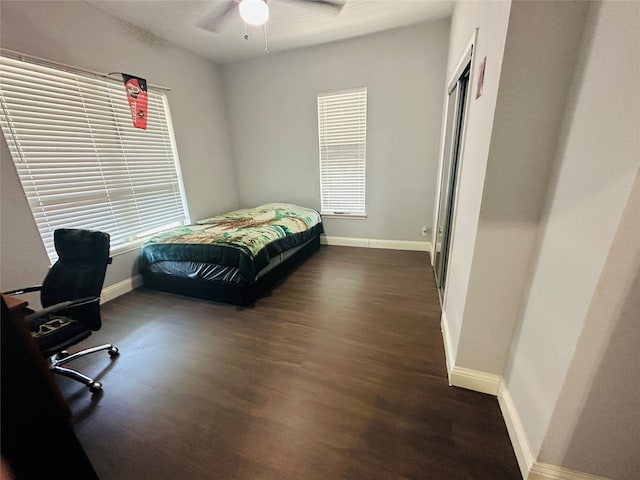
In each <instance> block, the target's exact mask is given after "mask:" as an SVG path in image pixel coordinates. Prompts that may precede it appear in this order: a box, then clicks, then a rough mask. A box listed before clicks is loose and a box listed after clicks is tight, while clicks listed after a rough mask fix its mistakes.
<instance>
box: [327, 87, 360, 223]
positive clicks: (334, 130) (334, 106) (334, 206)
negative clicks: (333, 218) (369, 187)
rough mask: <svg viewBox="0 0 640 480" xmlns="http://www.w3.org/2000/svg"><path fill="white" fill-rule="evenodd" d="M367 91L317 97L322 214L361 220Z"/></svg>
mask: <svg viewBox="0 0 640 480" xmlns="http://www.w3.org/2000/svg"><path fill="white" fill-rule="evenodd" d="M366 134H367V89H366V88H359V89H355V90H348V91H343V92H335V93H330V94H327V95H319V96H318V137H319V140H320V196H321V212H322V213H323V214H334V215H346V216H364V215H366V209H365V193H366V192H365V186H366V143H367V142H366V139H367V135H366Z"/></svg>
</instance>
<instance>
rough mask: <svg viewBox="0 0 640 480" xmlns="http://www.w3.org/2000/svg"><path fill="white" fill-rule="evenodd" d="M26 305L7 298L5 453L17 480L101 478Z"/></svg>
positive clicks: (1, 338) (0, 393)
mask: <svg viewBox="0 0 640 480" xmlns="http://www.w3.org/2000/svg"><path fill="white" fill-rule="evenodd" d="M9 305H11V306H9ZM26 305H27V302H26V301H24V300H22V299H20V298H18V297H12V296H10V295H2V314H1V315H0V327H1V331H0V356H1V360H0V378H1V388H0V409H1V411H2V422H1V423H0V436H1V437H2V443H1V444H0V452H1V453H2V456H3V458H4V460H5V461H6V462H7V463H8V464H9V466H10V467H11V469H12V470H13V473H14V474H15V477H16V478H82V479H86V480H94V479H95V480H97V479H98V475H97V474H96V472H95V470H94V469H93V467H92V466H91V462H90V461H89V459H88V458H87V456H86V454H85V452H84V450H83V449H82V445H80V442H79V441H78V439H77V437H76V436H75V433H74V432H73V429H72V428H71V424H70V423H69V417H70V415H71V411H70V410H69V407H68V406H67V405H66V403H65V402H64V400H63V398H62V395H61V394H60V391H59V389H58V386H57V384H56V382H55V379H54V378H53V374H52V373H51V371H50V370H49V368H48V366H47V364H46V361H45V359H44V358H43V356H42V354H41V353H40V350H39V349H38V346H37V345H36V342H35V341H34V340H33V337H31V333H30V332H29V331H28V329H27V326H26V324H25V322H24V321H23V318H24V315H25V314H27V313H28V312H29V310H28V309H26V308H25V307H26Z"/></svg>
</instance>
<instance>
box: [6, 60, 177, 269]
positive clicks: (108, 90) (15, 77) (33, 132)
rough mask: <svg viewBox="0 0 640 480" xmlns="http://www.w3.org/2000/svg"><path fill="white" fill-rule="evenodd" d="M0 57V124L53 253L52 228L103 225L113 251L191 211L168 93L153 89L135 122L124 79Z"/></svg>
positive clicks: (128, 246) (97, 227)
mask: <svg viewBox="0 0 640 480" xmlns="http://www.w3.org/2000/svg"><path fill="white" fill-rule="evenodd" d="M0 67H1V69H0V107H1V112H0V127H1V128H2V132H3V134H4V137H5V139H6V141H7V144H8V146H9V151H10V152H11V157H12V159H13V162H14V163H15V166H16V170H17V172H18V176H19V177H20V181H21V183H22V187H23V189H24V192H25V194H26V197H27V200H28V202H29V205H30V206H31V211H32V213H33V217H34V219H35V221H36V224H37V226H38V230H39V231H40V235H41V236H42V241H43V242H44V245H45V248H46V250H47V254H48V255H49V258H50V259H51V261H52V262H53V261H55V259H56V257H57V256H56V253H55V249H54V245H53V232H54V230H56V229H58V228H87V229H91V230H102V231H105V232H108V233H109V234H110V235H111V252H112V253H118V252H123V251H125V250H127V249H131V248H133V247H134V246H136V245H137V244H139V242H140V240H141V239H142V238H144V237H145V236H147V235H149V234H151V233H154V232H156V231H159V230H161V229H164V228H169V227H171V226H176V225H180V224H182V223H185V222H186V221H188V213H187V208H186V202H185V199H184V195H183V189H182V185H181V183H182V180H181V176H180V167H179V163H178V156H177V150H176V146H175V140H174V138H173V127H172V126H171V117H170V115H169V105H168V103H167V98H166V95H164V94H163V93H158V92H156V91H152V89H149V92H148V112H147V115H148V123H147V130H139V129H135V128H134V127H133V125H132V121H131V114H130V110H129V106H128V102H127V99H126V96H125V91H124V85H123V83H122V82H118V81H117V80H113V81H112V80H111V79H108V78H104V77H102V76H99V75H91V74H89V73H85V72H79V71H76V70H74V69H71V68H68V67H62V66H56V65H53V64H49V63H46V62H43V61H36V60H24V59H22V58H21V57H19V56H17V55H16V54H11V53H7V52H5V51H3V52H2V56H1V57H0Z"/></svg>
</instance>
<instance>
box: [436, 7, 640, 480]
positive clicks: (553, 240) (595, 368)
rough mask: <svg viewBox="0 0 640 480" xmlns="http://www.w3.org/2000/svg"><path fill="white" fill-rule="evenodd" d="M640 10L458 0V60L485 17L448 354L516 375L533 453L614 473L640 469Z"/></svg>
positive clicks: (461, 362)
mask: <svg viewBox="0 0 640 480" xmlns="http://www.w3.org/2000/svg"><path fill="white" fill-rule="evenodd" d="M509 7H510V8H511V11H509ZM639 21H640V4H638V3H637V2H589V3H586V2H585V3H582V2H565V1H556V2H535V1H518V2H512V3H511V2H510V3H506V2H461V3H459V4H458V5H457V6H456V10H455V12H454V16H453V19H452V27H451V32H452V33H451V40H450V45H451V49H450V55H449V67H448V69H449V71H451V69H452V68H453V66H454V65H455V63H456V61H457V59H458V58H459V57H460V56H461V55H462V51H463V50H464V46H465V45H466V42H467V41H468V38H469V37H470V36H471V34H472V32H473V28H474V27H479V31H478V44H477V47H478V48H477V50H476V53H477V59H481V58H483V57H484V56H485V55H487V74H486V77H485V94H486V93H487V91H488V92H489V96H487V97H486V99H485V100H484V101H483V97H484V96H485V95H484V94H483V96H482V97H480V98H479V99H477V100H476V99H472V101H471V103H470V107H469V111H468V120H467V132H466V136H465V138H464V141H463V142H464V145H463V153H462V171H461V177H460V191H459V194H458V207H457V211H456V218H455V225H454V240H453V249H452V254H451V255H452V257H451V262H450V268H449V284H448V287H447V291H446V292H445V299H444V317H443V320H444V322H445V326H446V327H447V328H446V330H447V331H448V332H449V334H450V339H451V345H449V348H448V353H449V356H450V358H449V359H448V360H449V362H450V364H452V365H454V366H461V367H466V368H468V369H471V370H477V371H478V372H482V373H486V372H488V373H492V374H495V375H498V376H499V375H503V377H504V382H503V384H502V388H503V390H501V392H502V393H501V394H502V395H505V397H508V398H509V400H510V402H507V403H506V405H507V407H505V408H508V409H509V410H508V411H507V414H508V415H509V417H510V418H511V419H512V420H513V419H515V420H517V421H518V422H517V424H518V425H521V427H522V430H518V431H516V432H511V433H513V434H514V437H512V440H513V441H514V443H515V444H516V445H517V446H518V448H516V451H517V452H526V453H523V454H522V455H520V457H519V459H520V460H526V459H525V457H527V456H528V454H529V455H531V456H532V457H533V459H534V460H535V461H537V462H540V463H549V464H552V465H559V466H564V467H567V468H570V469H574V470H577V471H583V472H587V473H592V474H598V475H604V476H606V477H612V476H613V477H614V478H635V477H636V476H637V473H638V468H639V467H638V457H637V454H636V452H637V445H638V443H639V441H640V438H639V437H640V424H639V423H640V422H639V420H638V416H637V412H638V400H637V398H638V388H639V384H638V381H637V379H638V375H639V374H640V372H638V335H637V333H636V331H635V330H637V319H638V308H639V307H638V301H637V298H638V278H637V269H638V262H639V261H640V260H639V256H640V253H639V248H640V247H639V245H640V242H639V239H638V236H639V235H640V231H639V230H640V224H639V223H638V218H639V217H638V208H640V207H639V206H638V201H639V199H638V188H639V187H638V171H639V168H640V136H639V135H638V132H640V111H639V110H638V105H640V93H639V91H638V89H637V79H638V78H640V70H639V69H640V64H638V61H637V59H638V57H639V56H640V51H639V48H640V37H639V35H640V25H639ZM505 33H506V42H505V41H504V35H505ZM501 42H503V43H502V44H501ZM496 76H497V77H499V78H496ZM472 83H473V79H472ZM492 108H495V110H492ZM634 181H635V182H636V183H635V184H634ZM634 185H635V187H634ZM632 188H635V190H632ZM633 192H635V193H633ZM632 319H634V320H632ZM633 322H635V324H634V323H633ZM632 325H635V327H634V326H632ZM634 328H635V330H633V329H634ZM632 330H633V331H632ZM505 360H506V361H505ZM511 408H513V410H511ZM521 466H523V467H524V468H523V470H525V471H526V470H528V468H529V467H530V465H524V464H522V463H521ZM536 478H537V477H536Z"/></svg>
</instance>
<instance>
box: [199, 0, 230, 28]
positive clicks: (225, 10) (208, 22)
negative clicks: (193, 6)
mask: <svg viewBox="0 0 640 480" xmlns="http://www.w3.org/2000/svg"><path fill="white" fill-rule="evenodd" d="M237 6H238V3H237V2H236V0H228V1H227V2H226V3H225V5H224V6H223V7H221V8H220V7H219V8H215V9H213V10H212V11H210V12H209V13H207V15H205V16H204V17H202V18H201V19H200V20H199V21H198V23H196V25H197V26H198V27H200V28H203V29H204V30H208V31H209V32H214V33H215V32H217V31H218V28H220V25H222V22H223V21H224V20H225V18H227V16H228V15H229V13H230V12H231V11H232V10H234V9H235V8H236V7H237Z"/></svg>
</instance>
